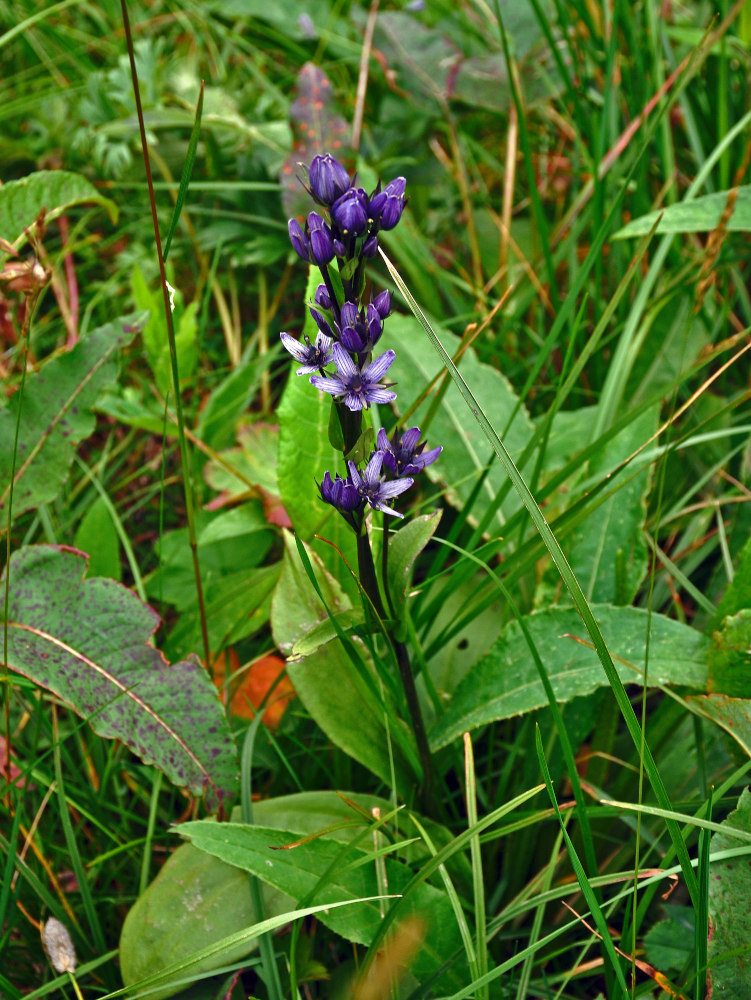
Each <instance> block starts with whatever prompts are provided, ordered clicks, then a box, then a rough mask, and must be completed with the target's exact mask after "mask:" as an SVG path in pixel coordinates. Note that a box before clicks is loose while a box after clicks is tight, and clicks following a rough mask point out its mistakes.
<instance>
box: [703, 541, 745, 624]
mask: <svg viewBox="0 0 751 1000" xmlns="http://www.w3.org/2000/svg"><path fill="white" fill-rule="evenodd" d="M743 608H751V538H749V539H748V541H747V542H746V543H745V545H744V546H743V548H742V549H741V551H740V554H739V556H738V565H737V567H736V570H735V573H734V574H733V579H732V580H731V582H730V583H729V584H728V587H727V590H726V591H725V593H724V594H723V595H722V600H721V601H720V603H719V604H718V605H717V611H716V613H715V615H714V617H713V618H712V622H711V627H712V628H717V627H718V626H719V625H720V624H721V622H722V621H723V619H724V618H726V617H727V616H728V615H734V614H736V613H737V612H738V611H741V610H742V609H743Z"/></svg>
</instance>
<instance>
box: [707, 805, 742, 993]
mask: <svg viewBox="0 0 751 1000" xmlns="http://www.w3.org/2000/svg"><path fill="white" fill-rule="evenodd" d="M722 825H723V826H726V825H727V826H731V827H735V828H736V829H739V830H745V831H747V832H749V833H751V793H750V792H749V790H748V789H744V791H743V792H742V793H741V797H740V798H739V799H738V806H737V808H736V809H735V810H734V811H733V812H731V813H730V815H729V816H728V817H727V819H726V820H725V821H724V822H723V824H722ZM744 846H745V847H747V846H748V845H747V844H744V842H743V841H741V840H739V839H738V838H737V837H733V836H732V835H731V834H730V833H715V834H714V836H713V837H712V844H711V848H710V850H711V852H712V853H713V854H714V853H716V852H718V851H725V850H729V849H732V848H736V847H744ZM709 871H710V874H709V920H710V932H709V982H708V986H709V987H710V992H711V995H712V996H718V997H723V1000H746V998H747V997H748V984H749V983H750V982H751V907H749V900H750V899H751V867H750V866H749V859H748V856H739V857H734V858H725V859H724V860H722V861H713V862H711V864H710V868H709ZM729 953H734V954H732V955H730V954H729ZM726 956H727V957H726Z"/></svg>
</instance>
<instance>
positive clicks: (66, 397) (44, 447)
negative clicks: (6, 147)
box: [0, 188, 146, 518]
mask: <svg viewBox="0 0 751 1000" xmlns="http://www.w3.org/2000/svg"><path fill="white" fill-rule="evenodd" d="M0 190H2V189H1V188H0ZM145 320H146V316H145V314H144V313H137V314H134V315H132V316H125V317H123V318H122V319H120V320H117V321H116V322H114V323H107V324H106V325H105V326H100V327H98V328H97V329H96V330H92V331H91V333H90V334H89V335H88V336H87V337H86V338H85V339H82V340H80V341H79V343H78V344H76V346H75V347H74V348H73V349H72V350H71V351H66V352H64V353H62V354H57V355H55V356H54V357H52V358H50V360H49V361H46V362H45V363H44V365H43V366H42V369H41V371H40V372H38V373H36V374H34V375H30V376H29V378H28V379H27V381H26V387H25V389H24V392H23V395H22V394H21V393H20V392H17V393H15V394H14V395H13V397H12V398H11V400H10V402H9V404H8V406H7V407H6V408H5V409H4V410H2V411H0V511H6V510H7V506H6V505H7V503H8V495H9V492H10V485H9V484H10V478H11V466H12V462H13V446H14V438H15V428H16V412H17V409H18V406H19V405H20V406H21V407H22V411H21V415H22V419H21V425H20V429H19V435H18V452H17V456H16V466H15V485H14V488H13V514H14V516H15V515H18V514H20V513H22V512H23V511H25V510H29V509H30V508H32V507H37V506H38V505H39V504H41V503H48V502H49V501H51V500H54V499H55V497H56V496H57V494H58V492H59V491H60V488H61V487H62V485H63V483H64V482H65V480H66V479H67V476H68V470H69V469H70V465H71V463H72V461H73V456H74V454H75V449H76V445H77V444H78V443H79V442H80V441H83V439H84V438H86V437H88V436H89V434H91V433H92V431H93V430H94V426H95V418H94V414H93V413H92V412H91V411H92V407H93V406H94V404H95V402H96V399H97V396H98V395H99V393H100V392H101V391H102V389H105V388H107V387H108V386H110V385H112V384H113V383H114V381H115V378H116V376H117V368H118V366H117V352H118V350H120V348H122V347H124V346H125V345H126V344H129V343H130V341H131V340H132V339H133V337H134V336H135V334H136V333H138V331H139V330H140V329H141V327H142V326H143V323H144V322H145ZM5 516H6V518H7V513H6V515H5Z"/></svg>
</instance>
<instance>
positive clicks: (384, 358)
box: [337, 351, 396, 399]
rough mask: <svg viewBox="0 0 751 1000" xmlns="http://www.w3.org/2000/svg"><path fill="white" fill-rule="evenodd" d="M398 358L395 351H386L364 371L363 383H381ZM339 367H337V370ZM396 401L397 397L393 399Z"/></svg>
mask: <svg viewBox="0 0 751 1000" xmlns="http://www.w3.org/2000/svg"><path fill="white" fill-rule="evenodd" d="M395 357H396V352H395V351H384V352H383V354H381V355H380V356H379V357H377V358H376V359H375V361H371V362H370V364H369V365H368V367H367V368H366V369H364V371H363V373H362V376H363V381H365V380H366V379H367V381H368V382H380V381H381V379H382V378H383V376H384V375H385V374H386V372H387V371H388V370H389V368H390V367H391V365H392V364H393V363H394V358H395ZM338 367H339V366H338V365H337V368H338ZM392 398H393V399H396V395H394V396H393V397H392Z"/></svg>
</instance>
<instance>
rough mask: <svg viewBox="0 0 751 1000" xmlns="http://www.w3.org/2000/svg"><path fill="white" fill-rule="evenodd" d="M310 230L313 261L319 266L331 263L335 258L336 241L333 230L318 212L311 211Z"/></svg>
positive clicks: (309, 217) (309, 218)
mask: <svg viewBox="0 0 751 1000" xmlns="http://www.w3.org/2000/svg"><path fill="white" fill-rule="evenodd" d="M308 232H309V233H310V237H309V239H310V255H311V257H312V258H313V262H314V263H315V264H318V266H319V267H322V266H323V265H324V264H330V263H331V261H332V260H333V259H334V242H333V239H332V236H331V230H330V229H329V227H328V226H327V225H326V223H325V222H324V221H323V219H322V218H321V216H320V215H319V214H318V212H311V213H310V215H309V216H308Z"/></svg>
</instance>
